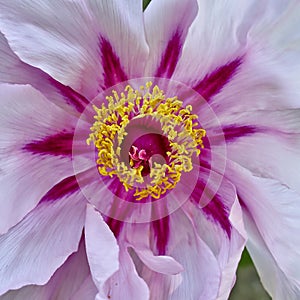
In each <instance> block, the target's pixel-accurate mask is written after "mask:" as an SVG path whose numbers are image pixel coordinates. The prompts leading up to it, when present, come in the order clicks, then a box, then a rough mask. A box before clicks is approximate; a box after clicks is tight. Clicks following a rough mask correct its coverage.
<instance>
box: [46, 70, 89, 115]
mask: <svg viewBox="0 0 300 300" xmlns="http://www.w3.org/2000/svg"><path fill="white" fill-rule="evenodd" d="M48 81H49V82H50V84H51V85H52V86H53V87H55V88H56V90H57V91H58V92H59V93H60V94H61V95H62V96H63V98H64V99H65V101H66V103H67V104H69V105H71V106H73V107H74V108H75V109H76V110H77V111H78V112H80V113H82V112H83V111H84V110H85V108H86V106H87V105H88V104H89V103H90V102H89V100H87V99H86V98H85V97H84V96H82V95H81V94H79V93H77V92H76V91H74V90H73V89H72V88H70V87H69V86H66V85H63V84H62V83H60V82H58V81H57V80H55V79H53V78H51V77H50V76H49V78H48Z"/></svg>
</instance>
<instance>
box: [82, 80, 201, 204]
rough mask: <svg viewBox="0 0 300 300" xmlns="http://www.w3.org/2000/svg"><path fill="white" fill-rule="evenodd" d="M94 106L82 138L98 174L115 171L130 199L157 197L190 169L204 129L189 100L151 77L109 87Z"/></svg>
mask: <svg viewBox="0 0 300 300" xmlns="http://www.w3.org/2000/svg"><path fill="white" fill-rule="evenodd" d="M106 101H107V103H106V104H104V103H103V104H102V106H100V107H97V106H94V110H95V116H94V118H95V122H94V124H93V125H92V127H91V128H90V130H91V132H90V134H89V137H88V139H87V144H88V145H90V144H91V143H93V144H94V146H95V147H96V151H97V159H96V163H97V168H98V171H99V173H100V174H101V175H102V176H110V177H115V176H117V177H118V179H119V181H120V183H121V184H122V185H123V186H124V188H125V190H126V191H127V192H128V191H129V190H134V197H135V199H134V200H135V201H139V200H142V199H145V198H150V199H160V198H161V197H163V196H164V195H166V194H167V193H168V191H170V190H172V189H174V188H175V187H176V185H177V183H178V182H179V181H180V178H181V174H182V172H190V171H191V170H192V169H193V163H192V158H193V156H199V155H200V152H201V149H202V148H203V137H204V136H205V134H206V132H205V130H204V129H203V128H201V127H200V125H199V122H198V121H197V120H198V116H197V115H195V114H192V109H193V108H192V106H191V105H188V106H186V107H184V106H183V102H182V101H181V100H179V99H178V98H177V97H176V96H173V95H172V97H167V96H166V95H165V94H164V91H163V90H161V89H160V88H159V87H158V86H157V85H155V86H153V84H152V82H147V83H146V85H145V86H140V87H139V89H134V88H133V87H132V86H130V85H127V86H126V88H125V89H124V91H122V92H120V93H118V92H116V91H112V95H110V96H108V97H106Z"/></svg>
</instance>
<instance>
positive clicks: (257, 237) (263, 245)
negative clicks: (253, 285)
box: [228, 164, 300, 299]
mask: <svg viewBox="0 0 300 300" xmlns="http://www.w3.org/2000/svg"><path fill="white" fill-rule="evenodd" d="M230 169H231V171H230V173H228V176H230V177H231V179H232V181H235V184H236V185H237V192H238V195H239V198H240V199H241V201H242V203H243V208H244V211H245V217H246V221H247V222H246V225H247V226H246V230H248V231H249V243H248V245H249V251H250V254H251V255H252V256H253V260H254V263H255V264H256V265H257V269H258V272H259V273H260V275H261V279H262V281H263V284H264V285H265V287H266V289H267V291H268V292H269V293H270V294H271V296H272V297H273V298H274V299H283V298H288V299H298V298H299V296H300V271H299V270H300V267H299V255H300V252H299V249H300V238H299V219H300V207H299V205H300V196H299V194H297V193H295V192H293V191H292V190H290V189H288V188H287V187H286V186H284V185H281V184H279V183H278V182H277V181H275V180H271V179H263V178H258V177H255V176H253V175H251V174H250V173H249V172H248V171H246V170H245V169H242V168H240V167H238V166H237V165H233V164H231V165H230ZM253 195H255V196H253ZM287 295H289V296H287Z"/></svg>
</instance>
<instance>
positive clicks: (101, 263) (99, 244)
mask: <svg viewBox="0 0 300 300" xmlns="http://www.w3.org/2000/svg"><path fill="white" fill-rule="evenodd" d="M85 242H86V251H87V257H88V262H89V265H90V268H91V273H92V277H93V280H94V282H95V284H96V286H97V288H98V290H99V292H100V294H103V285H104V283H105V282H106V281H107V280H108V278H109V277H110V276H112V275H113V274H114V273H115V272H116V271H117V270H118V268H119V258H118V255H119V247H118V245H117V242H116V239H115V237H114V235H113V233H112V232H111V231H110V229H109V227H108V226H107V224H106V223H105V222H104V221H103V219H102V217H101V215H100V213H99V212H97V211H96V210H95V209H94V207H93V206H91V205H90V204H88V205H87V209H86V221H85Z"/></svg>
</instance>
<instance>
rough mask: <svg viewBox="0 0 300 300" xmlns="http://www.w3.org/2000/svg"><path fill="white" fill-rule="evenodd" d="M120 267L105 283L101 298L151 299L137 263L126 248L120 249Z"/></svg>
mask: <svg viewBox="0 0 300 300" xmlns="http://www.w3.org/2000/svg"><path fill="white" fill-rule="evenodd" d="M119 259H120V268H119V270H118V272H116V273H115V274H114V275H113V276H112V277H111V278H109V280H108V281H107V282H106V283H105V287H104V293H105V294H104V296H106V298H99V299H107V298H111V299H132V300H140V299H149V289H148V286H147V284H146V283H145V281H144V280H143V279H142V278H141V277H140V276H139V275H138V273H137V271H136V269H135V265H134V263H133V261H132V259H131V257H130V255H129V253H128V252H127V249H126V248H121V249H120V258H119Z"/></svg>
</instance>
